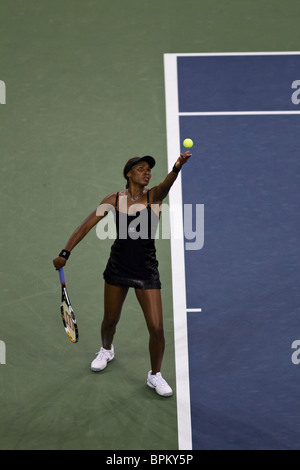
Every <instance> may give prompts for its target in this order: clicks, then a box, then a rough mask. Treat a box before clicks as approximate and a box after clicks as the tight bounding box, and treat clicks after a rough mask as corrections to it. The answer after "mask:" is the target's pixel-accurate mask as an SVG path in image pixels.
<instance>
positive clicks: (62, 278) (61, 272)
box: [58, 268, 66, 284]
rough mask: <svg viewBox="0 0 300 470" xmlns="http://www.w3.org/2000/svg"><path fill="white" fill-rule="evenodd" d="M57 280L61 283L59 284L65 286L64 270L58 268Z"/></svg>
mask: <svg viewBox="0 0 300 470" xmlns="http://www.w3.org/2000/svg"><path fill="white" fill-rule="evenodd" d="M58 272H59V280H60V282H61V284H65V282H66V281H65V273H64V268H60V269H59V271H58Z"/></svg>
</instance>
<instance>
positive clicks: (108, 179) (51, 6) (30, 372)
mask: <svg viewBox="0 0 300 470" xmlns="http://www.w3.org/2000/svg"><path fill="white" fill-rule="evenodd" d="M299 14H300V5H299V2H298V1H297V0H287V1H286V2H284V3H283V2H282V1H281V0H280V1H279V0H274V1H270V0H245V1H240V0H224V1H221V0H197V1H196V0H180V1H179V0H110V1H104V0H86V1H85V0H44V1H38V0H26V1H24V0H2V1H1V4H0V31H1V32H0V35H1V49H0V80H2V81H4V82H5V84H6V104H5V105H2V106H0V119H1V126H0V136H1V154H0V155H1V156H0V178H1V180H0V181H1V186H0V191H1V197H0V206H1V240H0V242H1V269H0V272H1V309H0V340H1V341H3V342H4V343H5V346H6V364H0V449H3V450H5V449H14V450H22V449H25V450H29V449H34V450H43V449H45V450H46V449H50V450H54V449H61V450H68V449H78V450H80V449H82V450H88V449H96V450H117V449H119V450H120V449H123V450H147V449H148V450H171V449H178V438H177V403H176V390H175V359H174V331H173V316H172V314H173V307H172V284H171V255H170V242H169V240H162V239H159V240H157V243H156V246H157V252H158V259H159V261H160V274H161V280H162V285H163V289H162V297H163V307H164V319H165V333H166V352H165V358H164V363H163V369H162V372H163V375H164V376H165V378H166V379H167V380H168V381H169V383H170V384H171V385H172V386H173V388H174V390H175V394H174V396H173V397H171V398H168V399H165V398H161V397H159V396H158V395H157V394H155V392H154V391H153V390H150V389H149V388H148V387H147V386H146V377H147V373H148V370H149V369H150V363H149V357H148V333H147V330H146V324H145V321H144V318H143V315H142V313H141V311H140V308H139V305H138V303H137V300H136V298H135V295H134V292H133V291H131V292H130V293H129V295H128V298H127V300H126V303H125V306H124V309H123V313H122V317H121V320H120V323H119V326H118V329H117V333H116V337H115V341H114V346H115V351H116V358H115V360H114V361H113V362H112V363H111V364H109V365H108V367H107V369H106V370H105V371H103V372H102V373H101V374H95V373H92V372H91V371H90V362H91V361H92V359H93V358H94V354H95V353H96V352H97V351H98V350H99V348H100V334H99V332H100V331H99V329H100V322H101V319H102V312H103V279H102V272H103V270H104V268H105V264H106V261H107V258H108V254H109V250H110V245H111V244H112V240H102V241H100V240H99V239H98V238H97V236H96V230H95V229H94V230H92V231H91V232H90V233H89V235H88V236H87V237H86V238H85V239H84V241H82V243H81V244H79V245H78V246H77V247H76V248H75V250H74V252H73V253H72V255H71V257H70V259H69V262H68V264H67V267H66V268H65V275H66V279H67V283H68V288H69V294H70V298H71V300H72V304H73V307H74V309H75V311H76V315H77V319H78V324H79V329H80V340H79V343H78V344H71V342H69V340H68V339H67V337H66V335H65V333H64V331H63V327H62V323H61V320H60V318H59V306H60V284H59V279H58V274H57V272H55V270H54V268H53V266H52V259H53V258H54V257H55V256H57V254H58V253H59V251H60V250H61V249H62V248H63V247H64V244H65V242H66V241H67V239H68V238H69V236H70V234H71V233H72V231H73V230H74V229H75V228H76V227H77V226H78V225H79V223H80V222H81V221H82V220H83V219H84V218H85V217H86V216H87V215H88V214H89V213H90V212H91V211H92V210H93V209H95V208H96V207H97V205H98V204H99V202H100V201H101V200H102V198H103V197H104V196H106V195H107V194H109V193H111V192H113V191H117V190H120V189H123V188H124V181H125V180H124V179H123V177H122V169H123V166H124V163H125V162H126V161H127V160H128V159H129V158H131V157H132V156H135V155H153V156H154V157H155V158H156V160H157V165H156V167H155V169H154V170H153V177H152V185H154V184H157V183H159V182H160V181H161V180H162V179H163V178H164V176H165V174H166V172H167V156H166V155H167V154H166V152H167V149H166V124H165V96H164V72H163V54H164V53H172V52H183V53H185V52H186V53H191V52H247V51H293V50H299ZM293 78H299V77H293ZM245 86H246V84H245ZM176 158H177V155H174V162H175V160H176ZM194 158H197V156H196V155H195V156H194Z"/></svg>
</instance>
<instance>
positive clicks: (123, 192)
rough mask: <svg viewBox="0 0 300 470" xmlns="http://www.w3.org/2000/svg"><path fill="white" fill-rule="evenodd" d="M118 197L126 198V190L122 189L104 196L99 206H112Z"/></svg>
mask: <svg viewBox="0 0 300 470" xmlns="http://www.w3.org/2000/svg"><path fill="white" fill-rule="evenodd" d="M118 195H119V197H120V196H126V195H127V192H126V189H123V190H121V191H115V192H113V193H110V194H108V196H106V197H105V198H104V199H103V200H102V201H101V204H111V205H113V206H114V205H115V202H116V199H117V196H118Z"/></svg>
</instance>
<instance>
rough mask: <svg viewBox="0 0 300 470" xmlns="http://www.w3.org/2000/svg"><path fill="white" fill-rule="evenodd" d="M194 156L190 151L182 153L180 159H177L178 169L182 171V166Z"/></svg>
mask: <svg viewBox="0 0 300 470" xmlns="http://www.w3.org/2000/svg"><path fill="white" fill-rule="evenodd" d="M191 156H192V154H191V153H190V151H189V150H188V151H187V152H184V153H181V154H180V157H178V158H177V160H176V163H175V166H176V168H178V169H180V168H181V167H182V165H184V164H185V163H186V162H187V161H188V159H189V158H190V157H191Z"/></svg>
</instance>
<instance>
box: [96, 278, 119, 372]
mask: <svg viewBox="0 0 300 470" xmlns="http://www.w3.org/2000/svg"><path fill="white" fill-rule="evenodd" d="M127 292H128V287H123V286H113V285H111V284H107V283H106V282H105V286H104V316H103V320H102V324H101V339H102V347H101V348H100V351H99V352H98V353H97V357H96V358H95V359H94V360H93V362H92V364H91V369H92V370H93V371H94V372H99V371H101V370H103V369H105V367H106V366H107V363H108V362H110V361H112V360H113V358H114V356H115V353H114V347H113V345H112V341H113V338H114V334H115V332H116V326H117V324H118V321H119V320H120V316H121V311H122V306H123V303H124V300H125V298H126V295H127Z"/></svg>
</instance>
